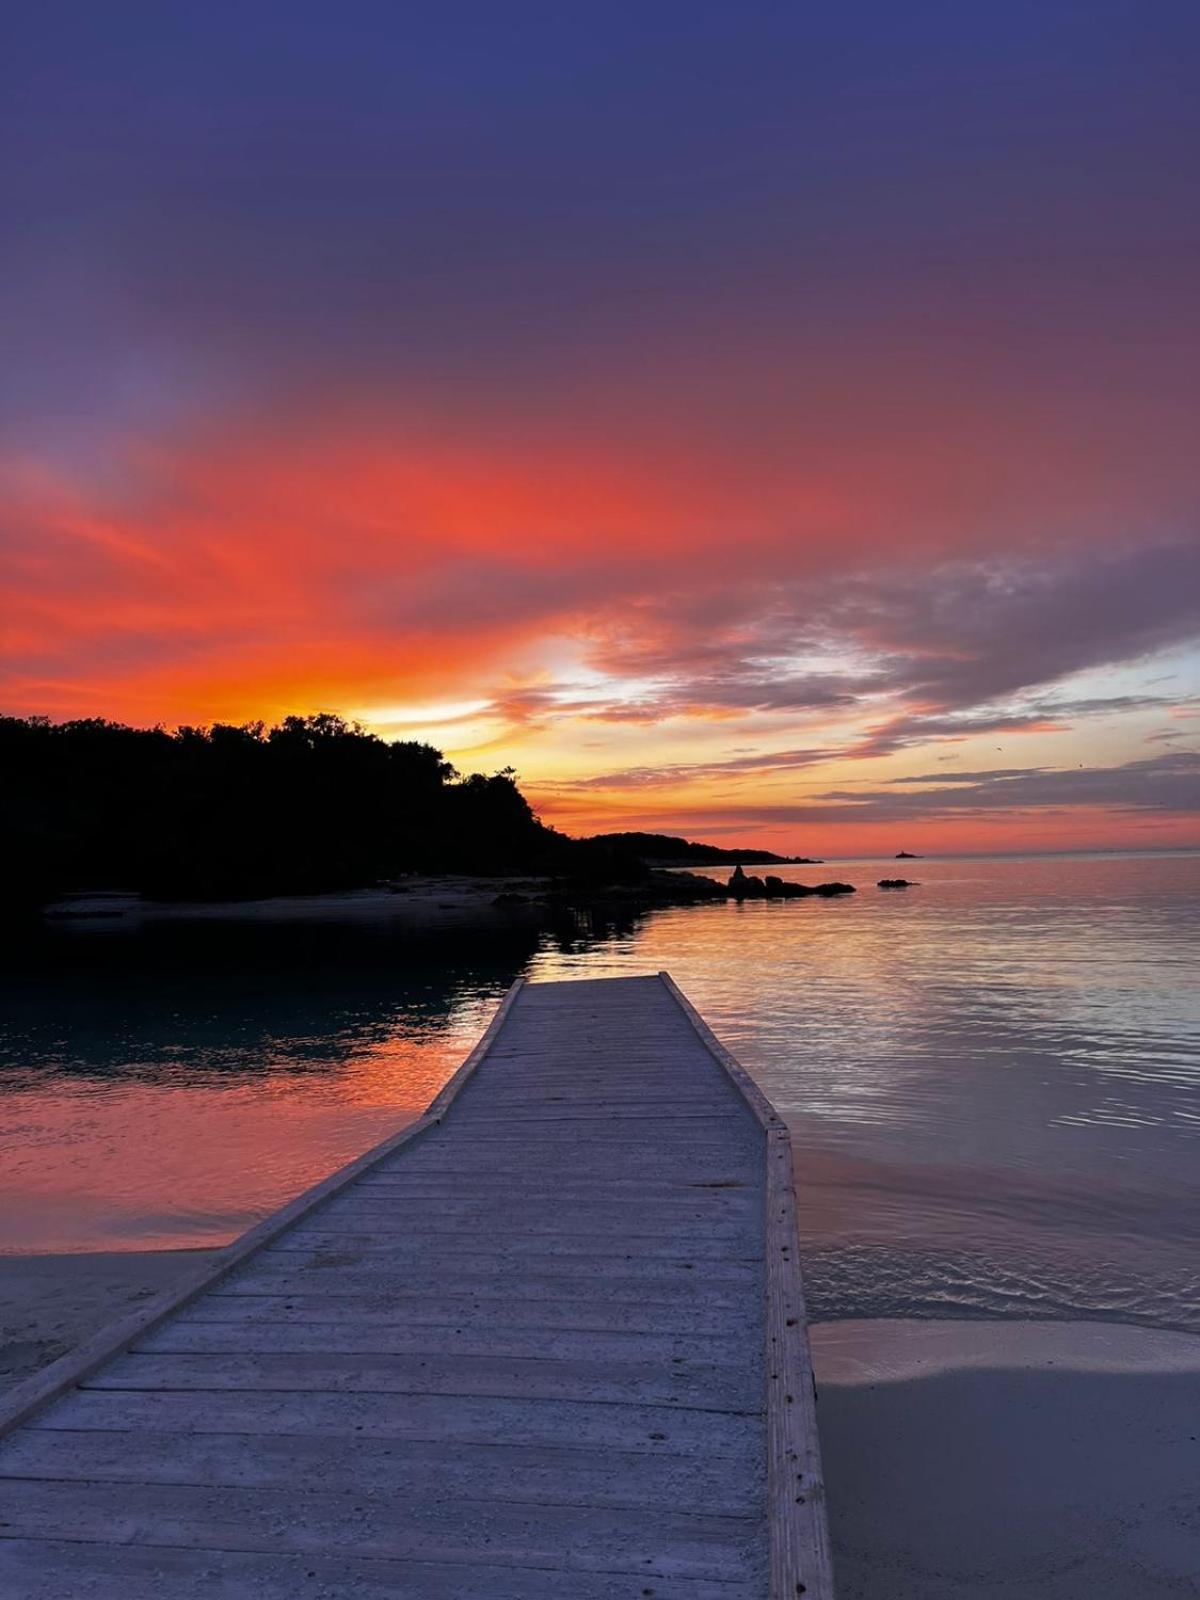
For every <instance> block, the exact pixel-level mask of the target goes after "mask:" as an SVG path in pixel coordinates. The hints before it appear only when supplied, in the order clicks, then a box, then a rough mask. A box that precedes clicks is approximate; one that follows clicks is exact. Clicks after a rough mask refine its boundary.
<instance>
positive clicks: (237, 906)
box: [36, 867, 856, 934]
mask: <svg viewBox="0 0 1200 1600" xmlns="http://www.w3.org/2000/svg"><path fill="white" fill-rule="evenodd" d="M764 881H765V880H761V879H759V878H758V877H756V876H755V875H754V874H750V875H749V876H748V878H747V889H746V890H744V891H743V890H733V889H731V888H730V887H729V884H728V882H727V881H726V880H725V878H720V879H718V878H714V877H712V876H709V874H708V871H707V870H705V869H700V868H695V867H687V868H682V869H680V868H671V869H666V868H659V869H654V870H652V871H651V873H650V876H649V877H648V878H646V879H644V880H633V881H631V882H628V883H604V884H586V883H578V882H572V881H571V880H567V879H554V878H546V877H534V876H529V875H509V876H505V875H500V874H497V875H494V876H493V875H486V874H455V873H451V874H444V875H433V874H429V875H421V876H413V877H411V878H404V879H398V880H396V882H395V883H392V884H387V885H377V886H375V887H373V888H368V889H345V890H329V891H323V892H321V893H315V894H294V895H271V896H267V897H264V898H262V899H247V900H149V899H146V898H145V897H144V896H142V895H140V894H137V893H134V892H124V891H117V890H93V891H88V892H86V893H80V894H75V895H68V896H64V897H63V898H61V899H59V900H56V901H54V902H52V903H51V904H49V905H47V906H45V907H43V908H42V909H41V911H40V912H39V913H38V914H37V917H36V922H37V925H38V926H39V927H40V928H41V929H42V931H43V932H45V933H52V934H76V933H96V934H105V933H108V934H111V933H126V932H138V931H141V930H144V929H146V928H155V927H162V926H164V925H174V926H178V925H182V924H188V923H229V922H235V923H245V924H263V925H271V924H274V925H280V924H304V923H380V924H387V925H389V926H392V927H395V928H397V929H400V930H413V931H418V930H419V931H429V930H432V929H436V928H459V927H464V926H468V925H469V926H472V927H478V928H487V927H489V926H494V927H511V926H513V925H514V924H528V923H537V922H544V921H545V920H547V919H548V918H553V917H555V916H560V915H562V914H563V913H565V912H571V911H578V910H587V909H592V908H595V909H603V908H605V907H621V908H623V909H625V910H629V911H640V910H654V909H661V908H665V907H670V906H690V905H710V904H711V905H716V904H737V903H740V902H741V901H742V900H743V899H758V900H790V899H810V898H818V899H823V898H829V897H831V896H834V897H836V896H838V895H841V894H853V893H854V892H856V891H855V887H854V885H849V884H843V883H822V884H796V883H792V882H784V881H783V880H778V879H772V882H774V883H776V884H778V885H779V887H777V888H775V889H771V890H769V891H764V888H763V887H762V884H763V883H764Z"/></svg>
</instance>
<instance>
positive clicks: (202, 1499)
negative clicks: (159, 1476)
mask: <svg viewBox="0 0 1200 1600" xmlns="http://www.w3.org/2000/svg"><path fill="white" fill-rule="evenodd" d="M4 1519H5V1523H6V1525H7V1528H8V1533H9V1536H10V1537H13V1538H24V1539H36V1538H40V1537H49V1538H61V1537H62V1534H63V1530H64V1529H67V1528H69V1529H70V1530H71V1537H72V1538H74V1539H76V1540H79V1541H82V1542H86V1543H95V1544H119V1545H122V1546H125V1545H167V1546H171V1547H174V1548H184V1549H188V1548H191V1549H215V1550H244V1551H251V1550H258V1551H263V1552H269V1553H274V1554H281V1553H289V1552H297V1553H298V1552H305V1553H309V1552H311V1553H313V1554H319V1555H327V1554H329V1553H330V1552H332V1551H335V1550H344V1551H347V1552H349V1553H351V1554H353V1555H356V1556H384V1557H391V1558H394V1559H406V1560H413V1561H437V1562H443V1563H445V1564H447V1565H453V1564H455V1563H458V1562H481V1561H486V1562H487V1563H488V1564H489V1565H492V1566H497V1567H510V1566H511V1567H543V1568H544V1567H552V1568H557V1569H559V1570H560V1571H561V1572H563V1573H568V1572H589V1571H590V1572H629V1573H637V1574H638V1576H639V1577H641V1576H647V1577H655V1576H660V1575H661V1576H664V1577H681V1578H715V1579H722V1580H725V1581H729V1582H734V1581H739V1580H744V1579H746V1578H748V1577H752V1576H754V1575H755V1573H756V1570H757V1567H758V1558H759V1548H758V1530H759V1523H758V1520H757V1519H754V1518H742V1517H715V1516H701V1515H690V1514H688V1513H686V1512H679V1511H648V1510H640V1509H638V1508H636V1507H622V1508H620V1509H617V1510H613V1509H609V1508H605V1507H599V1506H555V1505H546V1504H541V1505H536V1506H532V1505H521V1504H516V1503H513V1502H509V1501H498V1500H497V1501H452V1500H439V1499H437V1498H436V1497H434V1498H416V1497H414V1496H411V1495H407V1494H404V1493H396V1492H389V1491H378V1490H377V1491H375V1492H374V1493H370V1494H368V1493H365V1492H363V1491H359V1490H351V1491H341V1492H339V1491H336V1490H311V1489H305V1488H300V1487H297V1485H295V1484H293V1485H291V1486H290V1487H289V1488H287V1489H283V1490H278V1489H251V1488H240V1487H235V1486H229V1485H227V1486H225V1487H223V1488H221V1489H207V1488H202V1487H193V1486H191V1485H178V1484H137V1485H131V1484H111V1483H70V1482H51V1481H48V1480H45V1479H24V1480H22V1479H8V1480H7V1481H6V1482H5V1484H4ZM647 1552H649V1553H647Z"/></svg>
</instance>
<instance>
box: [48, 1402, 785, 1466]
mask: <svg viewBox="0 0 1200 1600" xmlns="http://www.w3.org/2000/svg"><path fill="white" fill-rule="evenodd" d="M29 1426H30V1428H31V1429H33V1428H44V1429H47V1430H54V1429H59V1428H63V1429H67V1430H69V1431H72V1432H74V1431H77V1430H92V1429H95V1430H97V1431H100V1432H119V1433H247V1434H287V1435H291V1436H300V1437H304V1436H311V1437H313V1438H328V1437H339V1436H341V1437H347V1438H366V1439H371V1438H376V1439H427V1440H434V1441H436V1440H448V1441H454V1440H460V1441H462V1442H464V1443H468V1442H469V1443H472V1444H535V1445H550V1446H555V1447H557V1446H562V1445H580V1446H594V1447H595V1448H597V1449H615V1450H644V1451H649V1452H650V1453H652V1454H663V1453H666V1452H670V1453H672V1454H683V1455H701V1456H704V1455H711V1456H713V1457H714V1458H715V1457H730V1458H736V1459H738V1460H744V1458H745V1456H746V1453H747V1452H750V1454H751V1455H752V1456H754V1457H756V1458H757V1457H761V1460H762V1462H763V1463H764V1465H765V1462H766V1443H765V1440H766V1429H765V1424H764V1419H763V1416H762V1415H761V1413H759V1414H751V1413H745V1412H737V1411H711V1410H702V1409H698V1408H690V1407H687V1406H669V1407H668V1406H652V1405H646V1406H614V1405H607V1404H605V1403H603V1402H591V1401H586V1400H569V1401H561V1400H560V1401H556V1400H541V1401H538V1402H537V1403H536V1404H531V1403H530V1402H529V1401H528V1400H525V1399H506V1398H503V1397H499V1398H497V1397H495V1396H479V1395H434V1394H415V1395H414V1394H404V1395H390V1394H382V1395H381V1394H329V1393H322V1392H311V1393H304V1392H300V1393H296V1392H289V1391H279V1392H274V1393H262V1392H259V1393H253V1392H250V1391H247V1390H226V1391H221V1390H206V1391H201V1392H200V1393H188V1392H184V1393H172V1392H171V1391H169V1390H168V1391H162V1392H158V1393H155V1392H153V1391H150V1392H147V1391H145V1390H120V1389H77V1390H76V1391H75V1392H74V1393H73V1394H69V1395H65V1396H64V1397H63V1398H62V1399H61V1400H60V1401H59V1402H58V1403H57V1405H55V1406H52V1407H50V1408H49V1409H48V1410H46V1411H45V1412H42V1413H41V1414H40V1415H39V1416H37V1417H35V1418H34V1419H33V1420H32V1421H31V1422H30V1424H29Z"/></svg>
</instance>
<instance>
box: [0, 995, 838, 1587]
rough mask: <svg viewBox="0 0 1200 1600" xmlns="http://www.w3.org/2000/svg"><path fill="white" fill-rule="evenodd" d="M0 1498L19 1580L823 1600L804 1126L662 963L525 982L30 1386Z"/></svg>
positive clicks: (4, 1457)
mask: <svg viewBox="0 0 1200 1600" xmlns="http://www.w3.org/2000/svg"><path fill="white" fill-rule="evenodd" d="M485 1064H487V1065H488V1067H489V1070H488V1071H486V1072H481V1070H480V1069H481V1068H482V1067H484V1065H485ZM739 1105H740V1108H741V1111H740V1114H738V1112H737V1107H738V1106H739ZM452 1112H453V1115H451V1113H452ZM755 1191H757V1192H755ZM447 1212H449V1213H452V1215H450V1217H449V1220H447V1216H446V1213H447ZM455 1217H459V1218H461V1221H455ZM489 1230H490V1233H489ZM684 1256H689V1257H693V1256H694V1257H695V1259H694V1260H683V1259H681V1258H682V1257H684ZM668 1351H679V1352H682V1353H681V1354H672V1355H668V1353H667V1352H668ZM459 1352H461V1353H459ZM297 1390H299V1391H300V1392H299V1393H297ZM356 1418H357V1419H366V1420H355V1419H356ZM381 1443H382V1444H387V1445H390V1446H391V1448H389V1449H387V1450H384V1451H382V1456H381V1452H380V1446H381ZM406 1445H407V1451H408V1454H410V1455H413V1456H414V1457H415V1459H414V1460H413V1461H412V1462H411V1463H406V1461H405V1459H404V1458H405V1453H406V1450H405V1447H406ZM281 1447H282V1450H281ZM764 1456H765V1472H764V1471H763V1470H762V1469H763V1466H764V1462H763V1459H762V1458H763V1457H764ZM382 1457H386V1458H387V1460H386V1462H384V1461H383V1460H382ZM481 1463H490V1464H491V1467H492V1478H491V1480H490V1481H481V1475H480V1470H479V1469H480V1466H481ZM381 1467H382V1468H383V1469H384V1470H385V1472H386V1473H387V1474H390V1476H389V1477H388V1478H387V1481H386V1482H385V1483H383V1484H382V1487H380V1485H379V1483H378V1482H377V1480H376V1479H375V1478H374V1477H373V1476H372V1474H373V1473H374V1472H375V1471H376V1469H379V1468H381ZM406 1473H407V1477H406V1476H405V1474H406ZM486 1479H487V1473H486V1472H485V1473H483V1480H486ZM464 1481H469V1485H470V1487H469V1489H468V1490H467V1491H466V1493H465V1494H464V1492H463V1484H464ZM247 1485H249V1487H247ZM390 1490H394V1491H395V1493H396V1494H397V1495H398V1496H399V1497H400V1498H399V1500H398V1501H397V1504H399V1505H400V1506H401V1507H402V1508H403V1510H404V1511H405V1512H406V1513H407V1514H408V1521H407V1523H406V1524H405V1526H403V1527H401V1528H399V1529H397V1528H395V1527H394V1526H393V1523H394V1521H395V1516H394V1513H395V1511H396V1504H392V1503H391V1502H389V1501H388V1492H389V1491H390ZM377 1492H378V1493H379V1495H380V1496H381V1503H380V1504H379V1505H378V1506H377V1507H376V1506H373V1505H368V1506H366V1507H365V1508H364V1506H363V1505H362V1504H356V1505H354V1506H353V1507H352V1508H351V1507H349V1501H356V1502H362V1501H364V1499H368V1498H370V1497H371V1496H374V1495H376V1493H377ZM421 1492H425V1493H426V1494H429V1495H432V1496H434V1497H435V1498H434V1499H433V1500H429V1501H426V1502H423V1503H422V1502H419V1501H414V1498H413V1497H414V1493H415V1494H417V1495H419V1494H420V1493H421ZM456 1492H457V1493H458V1494H459V1495H460V1496H461V1497H462V1503H461V1504H460V1505H459V1506H458V1507H457V1508H456V1507H455V1506H454V1505H453V1504H452V1503H451V1504H449V1505H448V1506H447V1505H446V1504H445V1502H447V1500H448V1498H449V1499H452V1497H453V1496H454V1494H455V1493H456ZM0 1501H2V1502H3V1504H4V1506H5V1513H4V1517H3V1524H4V1525H3V1527H0V1591H2V1592H3V1593H4V1594H5V1595H6V1596H12V1597H13V1600H18V1597H22V1600H23V1597H25V1596H27V1595H28V1596H30V1597H33V1596H39V1597H40V1596H43V1595H49V1594H51V1593H54V1594H66V1593H71V1594H75V1593H78V1594H80V1595H84V1594H86V1595H87V1596H88V1597H89V1600H90V1597H92V1596H96V1597H101V1596H108V1595H113V1596H115V1595H117V1594H120V1595H121V1596H122V1600H141V1597H142V1596H143V1595H145V1596H147V1597H149V1596H151V1595H154V1596H155V1597H156V1600H157V1597H158V1596H160V1595H165V1596H178V1597H180V1600H182V1597H185V1596H186V1597H191V1596H192V1595H197V1596H198V1595H199V1594H200V1593H202V1592H203V1593H204V1594H205V1595H224V1594H226V1593H228V1594H230V1595H233V1594H241V1593H247V1594H254V1595H257V1596H262V1597H264V1600H266V1597H271V1600H274V1597H276V1596H279V1597H280V1600H282V1597H283V1596H285V1595H286V1596H288V1597H289V1600H291V1597H292V1596H297V1597H300V1596H304V1595H308V1594H310V1593H311V1594H313V1595H316V1594H318V1593H320V1594H326V1593H328V1592H329V1585H330V1584H331V1583H334V1584H340V1585H342V1586H343V1588H344V1591H345V1592H346V1593H347V1594H350V1593H353V1594H356V1595H358V1594H361V1595H363V1596H367V1595H369V1596H371V1597H372V1600H374V1597H376V1596H378V1597H380V1600H382V1597H385V1596H397V1597H400V1596H403V1597H405V1600H408V1597H413V1600H416V1597H421V1596H426V1595H428V1596H430V1597H433V1596H439V1597H440V1596H443V1595H447V1596H448V1595H451V1594H453V1596H454V1597H455V1600H460V1597H467V1600H475V1596H476V1595H478V1596H479V1597H480V1600H483V1597H485V1596H486V1597H488V1600H493V1597H494V1600H507V1597H513V1600H518V1597H519V1600H543V1597H545V1600H549V1597H550V1596H553V1595H560V1594H567V1593H570V1594H571V1595H572V1596H576V1597H578V1600H623V1597H624V1596H626V1595H629V1596H631V1597H633V1596H637V1595H639V1594H647V1593H653V1594H654V1595H656V1596H658V1597H660V1600H716V1596H717V1595H718V1593H719V1595H720V1597H721V1600H751V1597H765V1596H770V1600H785V1597H787V1600H791V1597H794V1596H797V1595H804V1596H806V1597H810V1600H811V1597H816V1600H828V1597H830V1596H831V1595H832V1593H833V1588H832V1570H831V1559H830V1552H829V1539H828V1530H827V1525H826V1519H825V1504H824V1489H823V1481H822V1477H821V1466H820V1454H819V1448H818V1442H817V1432H816V1420H815V1406H814V1387H813V1379H812V1368H811V1360H810V1356H809V1350H808V1339H807V1328H806V1322H805V1315H804V1299H803V1286H802V1282H801V1275H800V1263H799V1245H798V1238H797V1230H796V1218H795V1201H794V1190H793V1184H792V1162H791V1145H790V1139H789V1135H788V1132H787V1128H786V1125H785V1124H784V1122H783V1120H782V1118H781V1117H780V1116H779V1115H778V1113H776V1112H775V1110H774V1108H773V1107H772V1106H771V1105H770V1103H769V1102H768V1101H767V1100H766V1098H765V1097H764V1096H763V1095H762V1093H761V1091H760V1090H759V1089H758V1088H757V1086H756V1085H755V1084H754V1082H753V1080H752V1079H751V1078H750V1077H749V1076H748V1074H746V1073H745V1071H744V1069H743V1068H742V1067H741V1066H740V1064H739V1063H738V1062H737V1061H736V1060H735V1059H734V1058H733V1056H732V1055H731V1054H730V1053H729V1052H728V1051H727V1050H726V1049H725V1048H724V1047H723V1046H722V1045H721V1044H720V1042H719V1041H718V1040H717V1039H716V1038H715V1037H714V1036H713V1034H712V1032H711V1030H710V1029H709V1028H708V1027H707V1025H706V1024H705V1022H704V1020H703V1018H701V1017H700V1016H699V1014H698V1013H697V1012H696V1010H695V1008H694V1007H692V1006H691V1005H690V1003H689V1002H688V1001H687V999H686V998H685V997H684V996H683V995H682V993H681V992H680V991H679V989H678V988H677V986H676V985H675V984H674V983H673V982H672V980H671V979H670V977H669V976H668V975H667V974H665V973H661V974H658V975H656V976H654V977H650V978H623V979H590V980H588V979H585V980H580V981H572V982H560V983H542V984H534V985H526V984H525V983H524V982H523V981H521V980H518V982H517V983H515V984H514V985H513V987H512V988H511V989H510V990H509V992H508V994H507V995H506V996H505V998H504V1000H503V1002H502V1004H501V1006H500V1008H499V1010H498V1011H497V1014H496V1016H495V1017H494V1018H493V1020H492V1022H491V1024H490V1025H489V1027H488V1029H487V1030H486V1032H485V1033H484V1035H483V1037H482V1038H481V1039H480V1041H479V1043H478V1044H477V1045H476V1046H475V1048H474V1049H473V1050H472V1051H471V1052H470V1054H469V1055H468V1057H467V1059H466V1060H465V1061H464V1062H463V1064H462V1066H461V1067H460V1068H459V1069H458V1071H457V1072H456V1073H455V1074H454V1076H453V1077H452V1078H451V1079H450V1080H449V1081H448V1083H447V1084H446V1085H445V1087H444V1088H443V1089H442V1090H441V1092H440V1093H439V1094H438V1095H437V1097H436V1098H435V1099H434V1101H433V1102H432V1104H431V1105H430V1107H429V1109H428V1111H427V1112H426V1113H425V1114H424V1115H423V1116H422V1117H420V1118H419V1119H418V1120H417V1121H416V1122H415V1123H413V1124H411V1125H410V1126H408V1127H406V1128H405V1129H403V1130H402V1131H401V1132H400V1133H398V1134H396V1135H394V1136H393V1137H391V1138H389V1139H387V1140H385V1141H383V1143H382V1144H380V1145H378V1146H376V1147H375V1148H374V1149H373V1150H370V1151H368V1152H366V1153H365V1154H364V1155H362V1156H360V1157H358V1158H357V1159H356V1160H355V1161H352V1162H350V1163H348V1164H347V1165H346V1166H345V1167H343V1168H342V1169H340V1170H339V1171H338V1172H336V1173H334V1174H332V1175H331V1176H330V1177H328V1178H326V1179H324V1180H323V1181H322V1182H320V1183H318V1184H316V1185H314V1186H313V1187H312V1188H311V1189H309V1190H308V1191H306V1192H305V1193H304V1194H302V1195H300V1196H299V1197H297V1198H296V1199H295V1200H293V1201H291V1202H290V1203H289V1204H288V1205H286V1206H284V1207H282V1208H281V1209H280V1210H279V1211H278V1212H276V1213H274V1214H273V1215H272V1216H271V1217H269V1218H267V1219H265V1220H264V1221H263V1222H262V1223H260V1224H258V1225H257V1226H256V1227H255V1228H252V1229H251V1230H250V1231H249V1232H248V1233H247V1234H245V1235H244V1236H243V1237H242V1238H241V1239H239V1240H238V1241H237V1242H236V1243H235V1244H234V1245H232V1246H231V1247H230V1248H229V1249H228V1250H227V1251H225V1252H223V1253H222V1254H221V1255H220V1256H219V1257H217V1258H216V1259H215V1260H214V1261H212V1262H210V1263H209V1264H208V1265H206V1267H205V1268H204V1269H203V1270H201V1271H200V1272H198V1273H196V1274H195V1275H194V1276H193V1277H192V1278H190V1279H189V1280H187V1281H186V1282H184V1283H182V1284H180V1285H179V1286H177V1287H176V1288H175V1289H174V1290H172V1291H171V1292H170V1293H168V1294H165V1295H162V1296H160V1297H158V1298H157V1299H156V1300H154V1301H150V1302H147V1304H146V1305H145V1306H144V1307H142V1308H140V1309H139V1311H137V1312H136V1313H133V1314H131V1315H129V1316H127V1317H125V1318H123V1319H121V1320H120V1321H119V1322H117V1323H115V1324H113V1325H112V1326H111V1327H110V1328H108V1329H107V1330H105V1331H104V1332H102V1333H101V1334H99V1335H97V1336H96V1337H95V1338H93V1339H91V1340H89V1341H87V1342H86V1343H85V1344H84V1345H81V1346H80V1347H79V1348H78V1349H77V1350H75V1351H73V1352H71V1353H70V1354H69V1355H67V1356H65V1357H63V1358H62V1359H61V1360H60V1361H58V1362H55V1363H53V1364H52V1365H51V1366H49V1367H47V1368H45V1369H43V1370H42V1371H41V1372H40V1373H38V1374H35V1375H34V1377H32V1378H30V1379H28V1380H26V1381H25V1382H24V1383H23V1384H20V1385H18V1386H16V1387H15V1388H14V1389H13V1390H12V1391H10V1393H9V1395H8V1396H7V1397H6V1398H5V1399H4V1401H3V1402H0ZM349 1510H352V1511H353V1513H354V1515H353V1516H350V1515H347V1513H348V1511H349ZM464 1517H465V1518H468V1519H474V1520H475V1521H476V1522H477V1524H478V1527H477V1529H472V1528H471V1527H470V1526H469V1525H465V1524H464V1521H463V1519H464ZM539 1524H540V1527H539ZM638 1580H644V1582H643V1583H642V1585H641V1586H640V1587H639V1586H638ZM55 1583H57V1584H58V1585H59V1586H58V1587H57V1588H55V1587H54V1585H55ZM64 1583H70V1584H74V1585H75V1586H74V1587H70V1588H64V1587H63V1584H64Z"/></svg>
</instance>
